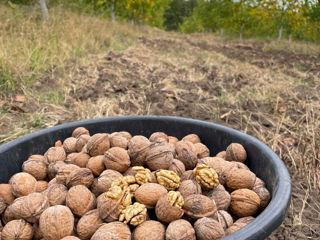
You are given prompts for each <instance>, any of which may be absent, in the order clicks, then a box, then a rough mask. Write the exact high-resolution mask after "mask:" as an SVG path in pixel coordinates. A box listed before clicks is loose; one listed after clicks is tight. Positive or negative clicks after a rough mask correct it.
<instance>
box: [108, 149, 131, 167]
mask: <svg viewBox="0 0 320 240" xmlns="http://www.w3.org/2000/svg"><path fill="white" fill-rule="evenodd" d="M103 162H104V165H105V166H106V168H107V169H112V170H115V171H118V172H121V173H124V172H125V171H127V170H128V168H129V167H130V163H131V162H130V157H129V155H128V153H127V151H126V150H125V149H123V148H119V147H113V148H110V149H109V150H108V151H107V152H105V154H104V160H103Z"/></svg>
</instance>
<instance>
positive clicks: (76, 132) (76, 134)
mask: <svg viewBox="0 0 320 240" xmlns="http://www.w3.org/2000/svg"><path fill="white" fill-rule="evenodd" d="M81 135H89V131H88V130H87V129H86V128H84V127H78V128H76V129H75V130H73V132H72V137H74V138H79V137H80V136H81Z"/></svg>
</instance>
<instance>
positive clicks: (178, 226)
mask: <svg viewBox="0 0 320 240" xmlns="http://www.w3.org/2000/svg"><path fill="white" fill-rule="evenodd" d="M182 239H183V240H196V234H195V231H194V229H193V227H192V225H191V224H190V223H189V222H188V221H186V220H184V219H178V220H175V221H173V222H171V223H170V224H169V226H168V228H167V230H166V240H182Z"/></svg>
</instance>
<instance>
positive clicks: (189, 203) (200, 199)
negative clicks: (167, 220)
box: [183, 194, 217, 219]
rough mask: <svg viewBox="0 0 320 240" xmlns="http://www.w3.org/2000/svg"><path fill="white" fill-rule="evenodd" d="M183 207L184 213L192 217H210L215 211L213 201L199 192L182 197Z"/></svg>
mask: <svg viewBox="0 0 320 240" xmlns="http://www.w3.org/2000/svg"><path fill="white" fill-rule="evenodd" d="M183 209H184V212H185V214H186V215H187V216H189V217H191V218H192V219H198V218H202V217H210V216H212V215H213V214H214V213H215V212H216V211H217V207H216V204H215V203H214V201H212V200H211V199H210V198H209V197H206V196H204V195H201V194H193V195H189V196H187V197H186V198H185V199H184V205H183Z"/></svg>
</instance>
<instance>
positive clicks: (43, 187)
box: [36, 181, 49, 192]
mask: <svg viewBox="0 0 320 240" xmlns="http://www.w3.org/2000/svg"><path fill="white" fill-rule="evenodd" d="M48 184H49V183H48V182H47V181H37V185H36V192H42V191H44V190H46V189H47V188H48Z"/></svg>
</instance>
